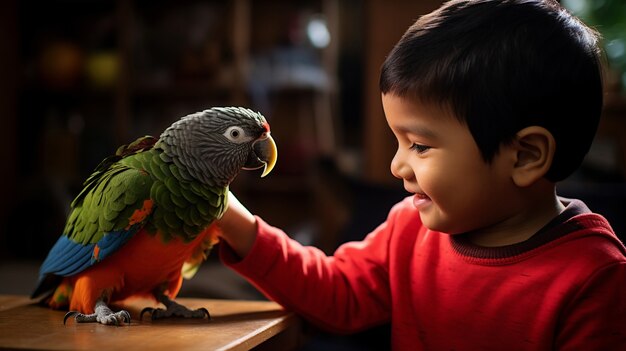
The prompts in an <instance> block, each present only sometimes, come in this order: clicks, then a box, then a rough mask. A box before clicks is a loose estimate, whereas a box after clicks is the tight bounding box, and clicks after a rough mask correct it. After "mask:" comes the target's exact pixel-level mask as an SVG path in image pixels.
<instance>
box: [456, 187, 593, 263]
mask: <svg viewBox="0 0 626 351" xmlns="http://www.w3.org/2000/svg"><path fill="white" fill-rule="evenodd" d="M559 199H560V200H561V202H562V203H563V204H564V205H565V209H564V210H563V211H562V212H561V213H560V214H559V215H558V216H556V217H554V218H553V219H552V220H551V221H550V222H548V223H547V224H546V225H545V226H543V227H542V228H541V229H539V231H537V233H535V234H534V235H533V236H532V237H530V238H529V239H528V240H526V241H523V242H520V243H515V244H511V245H506V246H499V247H484V246H479V245H475V244H473V243H472V242H470V240H469V238H468V236H467V235H463V234H459V235H451V236H450V243H451V244H452V248H453V249H454V250H455V251H456V252H457V253H459V254H461V255H463V256H468V257H473V258H480V259H502V258H509V257H513V256H517V255H520V254H523V253H526V252H528V251H531V250H533V249H536V248H538V247H540V246H542V245H545V244H547V243H549V242H551V241H554V240H556V239H558V238H560V237H563V236H565V235H567V234H568V233H571V232H573V231H576V230H578V229H582V228H583V226H582V224H581V223H580V222H578V221H571V220H570V219H572V218H573V217H575V216H577V215H580V214H587V213H591V211H590V210H589V208H588V207H587V205H585V204H584V203H583V202H582V201H580V200H576V199H565V198H559Z"/></svg>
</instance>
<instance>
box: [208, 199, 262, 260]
mask: <svg viewBox="0 0 626 351" xmlns="http://www.w3.org/2000/svg"><path fill="white" fill-rule="evenodd" d="M217 225H218V226H219V227H220V228H221V229H222V239H224V240H225V241H226V242H227V243H228V245H230V247H232V248H233V250H235V252H236V253H237V255H239V257H240V258H244V257H246V255H248V252H250V249H252V245H253V244H254V241H255V239H256V232H257V223H256V218H254V216H253V215H252V213H250V211H248V209H247V208H246V207H245V206H244V205H242V204H241V202H239V200H238V199H237V198H236V197H235V195H234V194H233V193H232V192H230V191H229V192H228V209H227V210H226V212H225V213H224V215H223V216H222V218H221V219H219V220H218V221H217Z"/></svg>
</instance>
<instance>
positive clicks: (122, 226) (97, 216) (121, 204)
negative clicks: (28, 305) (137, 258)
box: [33, 150, 153, 297]
mask: <svg viewBox="0 0 626 351" xmlns="http://www.w3.org/2000/svg"><path fill="white" fill-rule="evenodd" d="M119 152H120V151H119V150H118V155H116V156H112V157H110V158H108V159H106V160H105V161H103V163H101V164H100V166H98V168H97V169H96V171H95V172H94V174H93V175H92V176H91V177H90V178H89V179H88V180H87V181H86V182H85V187H84V189H83V191H81V193H80V194H78V196H77V197H76V199H75V200H74V201H73V202H72V210H71V213H70V215H69V217H68V220H67V223H66V226H65V230H64V234H63V235H61V237H60V238H59V239H58V240H57V242H56V244H55V245H54V246H53V247H52V249H51V250H50V252H49V253H48V257H47V258H46V259H45V261H44V262H43V264H42V266H41V269H40V281H39V285H38V286H37V288H36V289H35V292H34V293H33V297H37V296H38V295H40V294H42V293H44V292H46V291H48V290H50V289H52V288H54V287H55V286H56V285H57V284H58V282H59V281H60V279H59V278H60V277H64V276H71V275H74V274H76V273H79V272H81V271H83V270H84V269H86V268H88V267H90V266H92V265H94V264H96V263H97V262H99V261H101V260H103V259H105V258H106V257H107V256H109V255H111V254H112V253H114V252H115V251H116V250H117V249H118V248H119V247H120V246H122V245H123V244H124V243H126V242H127V241H128V239H130V238H131V237H132V236H133V235H134V234H135V233H136V232H137V231H138V230H139V229H141V228H143V227H144V225H145V224H146V222H147V219H148V217H149V216H150V214H151V213H152V211H153V201H152V200H151V199H150V189H151V186H152V184H153V180H152V178H151V177H150V175H149V174H148V173H147V172H146V171H144V170H143V169H140V168H134V167H130V166H128V165H127V163H121V162H117V161H119V159H122V158H123V157H126V156H127V155H123V156H122V155H119ZM133 155H134V157H141V156H142V155H141V154H140V153H137V154H133Z"/></svg>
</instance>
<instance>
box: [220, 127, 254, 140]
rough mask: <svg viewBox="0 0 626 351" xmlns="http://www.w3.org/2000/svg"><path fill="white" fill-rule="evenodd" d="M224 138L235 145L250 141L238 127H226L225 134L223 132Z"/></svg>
mask: <svg viewBox="0 0 626 351" xmlns="http://www.w3.org/2000/svg"><path fill="white" fill-rule="evenodd" d="M224 136H225V137H226V139H228V140H230V141H232V142H233V143H237V144H241V143H244V142H246V141H250V140H252V138H251V137H249V136H247V135H246V133H245V132H244V131H243V128H241V127H238V126H232V127H228V129H226V132H224Z"/></svg>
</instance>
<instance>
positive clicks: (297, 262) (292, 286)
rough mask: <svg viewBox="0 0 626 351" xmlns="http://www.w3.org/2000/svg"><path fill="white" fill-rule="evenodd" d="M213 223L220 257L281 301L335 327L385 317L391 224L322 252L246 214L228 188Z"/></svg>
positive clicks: (349, 328) (357, 326) (352, 327)
mask: <svg viewBox="0 0 626 351" xmlns="http://www.w3.org/2000/svg"><path fill="white" fill-rule="evenodd" d="M218 225H219V226H220V227H221V229H222V234H221V235H222V239H223V244H220V258H221V260H222V262H223V263H224V264H226V265H227V266H229V267H231V268H232V269H234V270H235V271H237V272H238V273H240V274H242V275H243V276H244V277H246V279H248V281H250V282H251V283H252V284H253V285H255V286H256V287H257V288H258V289H259V290H260V291H262V292H263V293H264V294H265V295H266V296H267V297H269V298H270V299H272V300H274V301H276V302H278V303H279V304H281V305H282V306H283V307H285V308H287V309H289V310H292V311H294V312H296V313H298V314H300V315H302V316H304V317H305V318H306V319H308V320H309V321H311V322H313V323H314V324H316V325H318V326H320V327H322V328H324V329H327V330H332V331H335V332H354V331H359V330H363V329H365V328H368V327H371V326H374V325H379V324H382V323H385V322H388V321H389V318H390V310H391V306H390V303H391V302H390V287H389V276H388V268H387V267H388V261H387V259H388V255H387V252H388V245H389V235H390V233H389V232H390V230H391V228H390V227H391V226H388V225H386V224H382V225H381V226H379V227H378V228H377V229H376V230H374V231H373V232H372V233H370V234H369V235H368V236H367V237H366V238H365V239H364V240H363V241H360V242H354V243H346V244H344V245H342V246H341V247H340V248H339V249H338V250H337V251H335V253H334V255H333V256H327V255H326V254H325V253H324V252H322V251H321V250H319V249H317V248H315V247H313V246H302V245H301V244H300V243H298V242H297V241H295V240H293V239H291V238H290V237H289V236H288V235H287V234H286V233H284V232H283V231H282V230H280V229H278V228H275V227H272V226H270V225H269V224H267V223H265V222H264V221H263V219H261V218H259V217H257V216H254V215H252V214H251V213H250V212H249V211H248V210H247V209H246V208H245V207H244V206H243V205H242V204H241V203H240V202H239V201H238V200H237V198H236V197H235V196H233V195H232V193H231V194H229V208H228V210H227V211H226V213H225V214H224V216H223V217H222V218H221V219H220V220H219V222H218Z"/></svg>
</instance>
